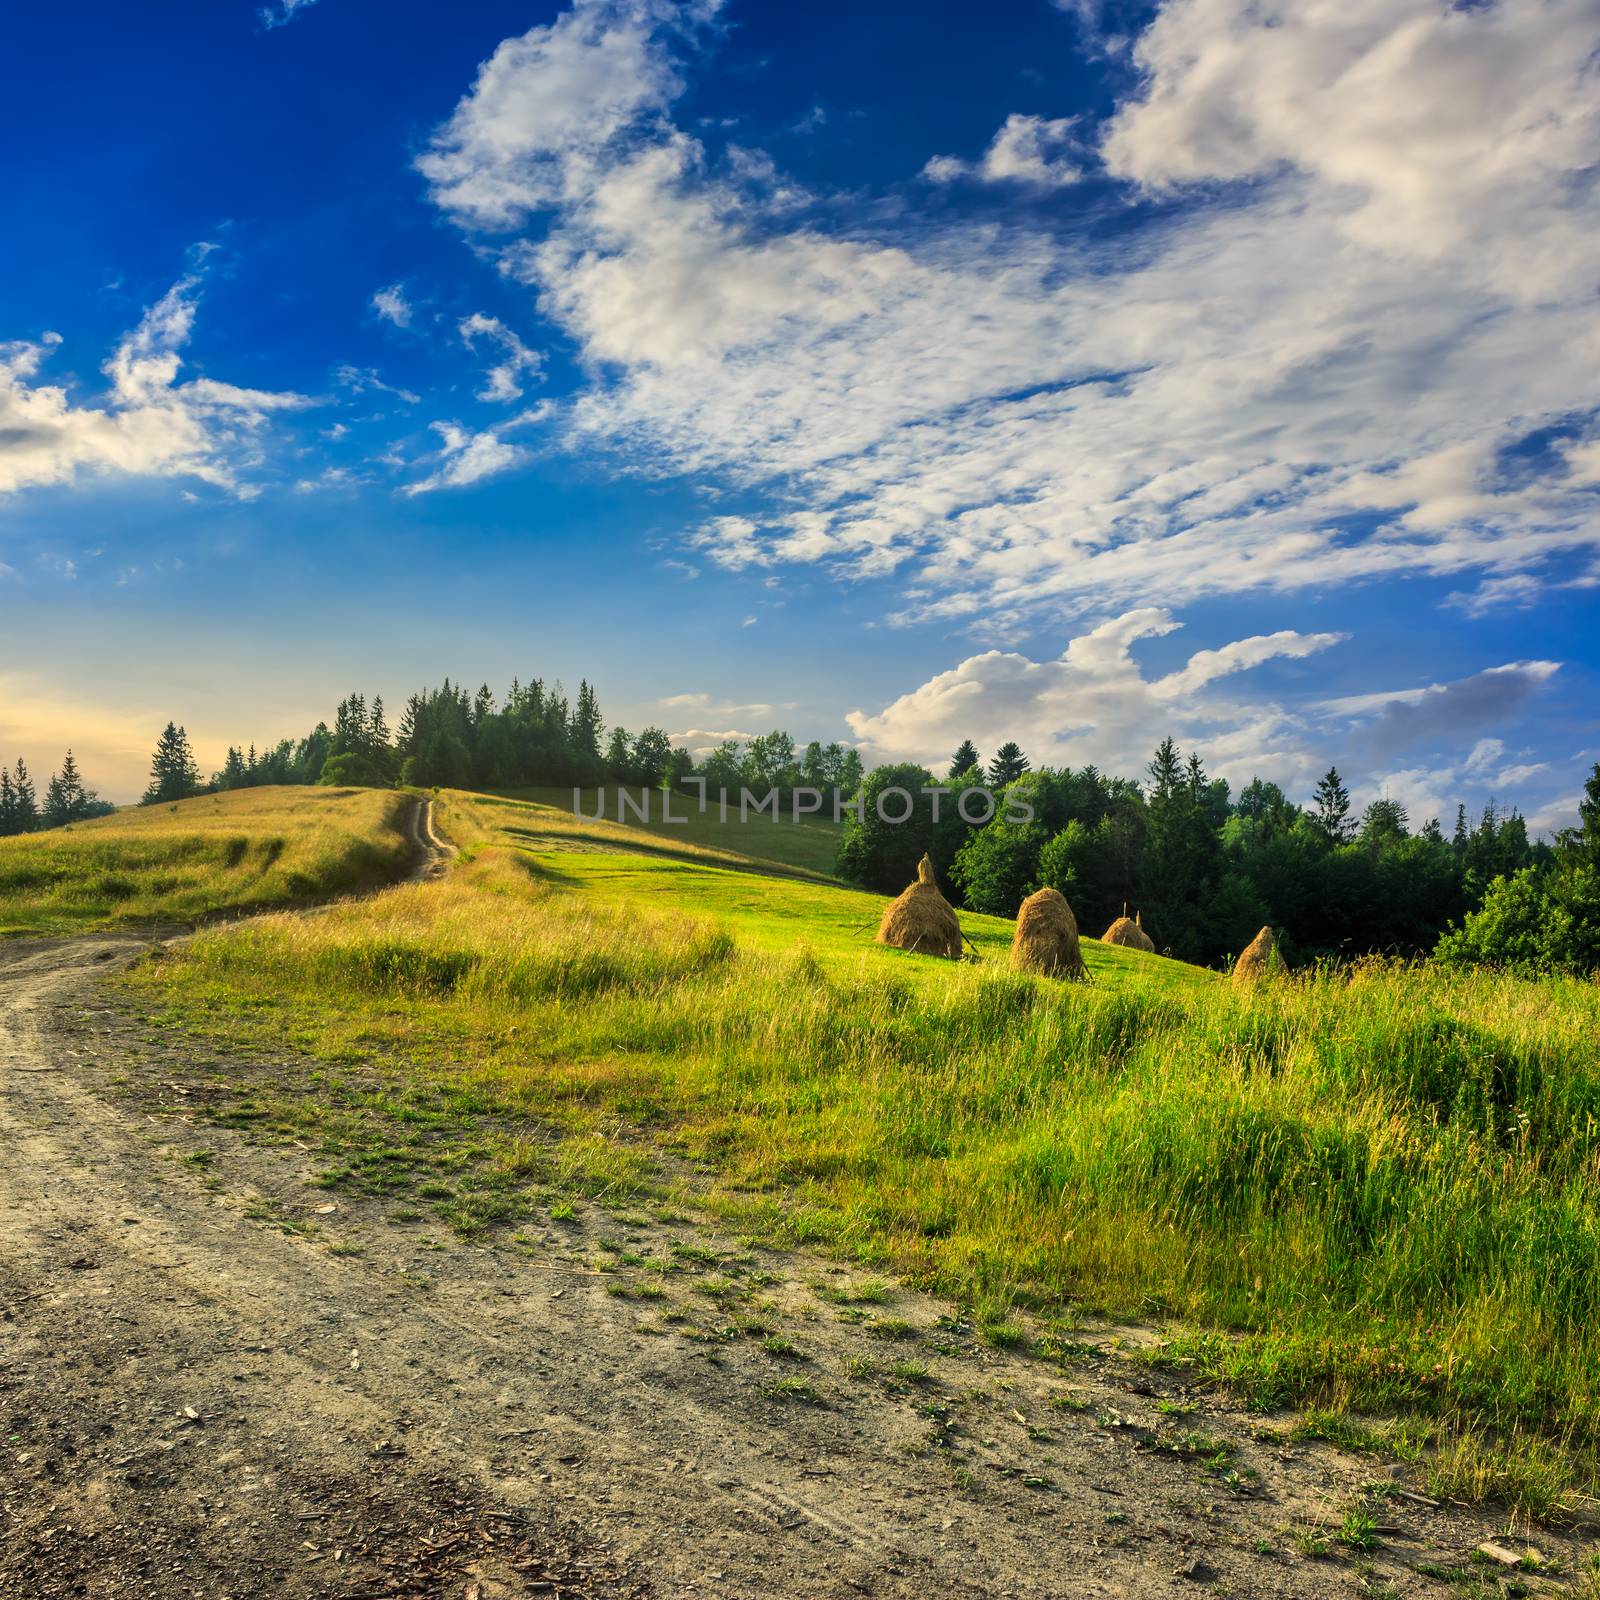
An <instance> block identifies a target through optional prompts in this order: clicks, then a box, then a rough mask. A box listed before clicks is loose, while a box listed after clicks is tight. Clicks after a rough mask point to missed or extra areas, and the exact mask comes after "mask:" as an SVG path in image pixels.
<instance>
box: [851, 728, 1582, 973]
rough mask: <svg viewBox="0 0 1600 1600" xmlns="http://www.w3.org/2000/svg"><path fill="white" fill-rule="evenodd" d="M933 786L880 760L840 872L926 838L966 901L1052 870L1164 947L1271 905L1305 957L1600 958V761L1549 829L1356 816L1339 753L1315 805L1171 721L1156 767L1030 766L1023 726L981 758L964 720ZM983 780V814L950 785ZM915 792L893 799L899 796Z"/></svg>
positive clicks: (1245, 928)
mask: <svg viewBox="0 0 1600 1600" xmlns="http://www.w3.org/2000/svg"><path fill="white" fill-rule="evenodd" d="M936 786H938V785H937V780H935V778H934V776H933V774H932V773H931V772H929V771H928V769H927V768H925V767H921V766H918V765H914V764H912V765H891V766H884V767H878V768H875V769H874V770H873V771H872V772H871V773H870V774H868V775H867V778H866V781H865V784H864V786H863V790H862V800H863V805H862V807H861V815H860V816H859V817H851V818H850V819H849V820H848V821H847V823H846V826H845V830H844V834H843V837H842V839H841V841H840V846H839V857H838V870H839V872H840V873H841V875H842V876H845V877H848V878H850V879H852V880H854V881H856V882H858V883H861V884H863V885H865V886H867V887H870V888H873V889H878V890H881V891H883V892H885V893H893V892H897V891H898V890H900V889H903V888H904V887H905V885H906V884H907V883H909V882H910V881H911V879H912V878H913V877H915V876H916V863H917V859H918V858H919V857H920V855H921V853H922V851H923V850H924V849H925V848H926V849H927V850H928V851H929V852H930V854H931V855H932V857H933V860H934V864H935V867H936V868H937V870H938V872H939V876H940V879H941V881H943V882H944V883H945V884H947V885H948V886H949V889H950V892H951V895H952V898H953V899H954V900H955V901H956V903H957V904H959V905H964V906H967V907H969V908H970V909H972V910H974V911H981V912H987V913H990V914H992V915H995V916H1007V917H1009V916H1014V915H1015V914H1016V911H1017V908H1018V906H1019V905H1020V904H1021V902H1022V900H1023V899H1024V898H1025V897H1026V896H1027V895H1029V894H1031V893H1033V892H1034V891H1035V890H1037V889H1040V888H1044V887H1047V886H1048V887H1050V888H1054V889H1059V890H1060V891H1061V892H1062V893H1063V894H1064V895H1066V897H1067V899H1068V900H1069V901H1070V902H1071V904H1072V906H1073V908H1074V910H1075V912H1076V914H1077V917H1078V920H1079V923H1080V925H1081V926H1082V927H1083V928H1084V930H1085V931H1086V932H1089V933H1098V932H1100V931H1101V930H1102V929H1103V928H1105V927H1106V926H1107V925H1109V923H1110V922H1111V921H1112V920H1113V919H1114V918H1115V917H1117V916H1120V915H1122V914H1123V913H1124V911H1128V912H1132V911H1134V910H1138V911H1139V912H1140V913H1141V915H1142V919H1143V923H1144V926H1145V929H1146V931H1147V932H1149V933H1150V934H1151V936H1152V937H1153V938H1154V939H1155V941H1156V945H1157V948H1158V949H1160V950H1163V951H1164V952H1166V953H1169V954H1171V955H1173V956H1176V957H1178V958H1179V959H1181V960H1184V961H1190V962H1195V963H1198V964H1200V965H1208V966H1209V965H1218V964H1220V963H1223V962H1225V961H1227V960H1228V959H1229V958H1230V957H1232V956H1234V955H1236V954H1237V953H1238V952H1239V951H1240V950H1242V949H1243V948H1244V946H1245V945H1246V944H1247V943H1248V942H1249V940H1250V939H1251V938H1252V937H1253V935H1254V934H1255V932H1256V930H1257V929H1258V928H1260V927H1261V926H1262V925H1263V924H1268V925H1270V926H1271V927H1272V928H1273V930H1274V931H1275V933H1276V934H1277V935H1278V938H1279V942H1280V946H1281V948H1282V949H1283V951H1284V953H1285V956H1286V957H1287V958H1288V959H1289V960H1290V961H1291V962H1293V963H1304V962H1308V961H1313V960H1317V959H1322V958H1342V957H1350V956H1358V955H1364V954H1379V953H1381V954H1398V955H1404V956H1418V955H1424V954H1428V953H1430V952H1433V951H1435V950H1438V951H1439V953H1440V954H1441V956H1446V957H1448V958H1449V959H1452V960H1459V961H1471V962H1491V963H1493V964H1498V965H1509V964H1513V952H1517V954H1516V956H1515V960H1516V962H1519V963H1520V965H1521V968H1522V970H1526V971H1550V970H1572V971H1589V970H1592V969H1594V968H1595V967H1597V966H1600V766H1597V767H1596V769H1595V775H1594V776H1593V777H1592V778H1591V779H1590V782H1589V791H1588V799H1587V800H1586V802H1585V807H1586V809H1585V811H1584V822H1583V826H1582V827H1581V828H1580V829H1578V830H1575V831H1574V832H1572V833H1570V834H1563V835H1562V836H1561V837H1560V838H1559V839H1558V841H1557V843H1556V844H1555V845H1554V846H1550V845H1545V844H1541V843H1536V842H1533V841H1530V839H1529V837H1528V830H1527V824H1526V823H1525V821H1524V820H1523V818H1522V816H1521V815H1520V813H1519V812H1517V811H1516V810H1515V809H1510V810H1505V809H1502V808H1501V807H1499V806H1497V805H1495V804H1493V803H1492V802H1491V803H1490V804H1489V805H1487V806H1486V807H1485V808H1484V810H1483V811H1482V813H1481V814H1480V815H1478V816H1477V817H1475V818H1471V819H1469V818H1468V816H1467V812H1466V809H1465V807H1458V808H1457V811H1456V818H1455V825H1454V828H1453V830H1452V831H1451V833H1450V835H1449V837H1446V836H1445V833H1444V831H1443V829H1442V828H1441V826H1440V824H1439V821H1438V819H1436V818H1434V819H1429V820H1427V821H1425V822H1424V823H1423V824H1422V825H1421V826H1420V827H1418V828H1416V829H1413V827H1412V822H1411V819H1410V817H1409V816H1408V815H1407V813H1406V809H1405V807H1404V806H1403V805H1401V804H1400V803H1399V802H1398V801H1396V800H1393V799H1389V798H1383V799H1378V800H1375V801H1373V802H1372V803H1371V804H1370V805H1369V806H1367V807H1366V808H1365V810H1364V811H1363V812H1361V814H1360V815H1359V816H1358V815H1357V814H1356V813H1355V811H1354V808H1353V807H1352V804H1351V799H1350V795H1349V791H1348V790H1347V789H1346V787H1345V785H1344V783H1343V782H1342V780H1341V779H1340V777H1339V774H1338V771H1337V770H1336V769H1332V768H1330V769H1329V771H1328V772H1327V774H1326V775H1325V776H1324V777H1323V778H1322V780H1321V781H1320V782H1319V783H1318V784H1317V787H1316V790H1315V793H1314V794H1313V796H1312V798H1311V802H1310V804H1309V805H1306V806H1300V805H1297V804H1295V803H1294V802H1293V801H1291V800H1290V799H1289V798H1288V796H1287V795H1285V794H1284V792H1283V790H1282V789H1281V788H1280V787H1279V786H1278V785H1277V784H1275V783H1270V782H1267V781H1265V780H1263V779H1259V778H1257V779H1254V780H1252V781H1251V782H1250V783H1248V784H1246V785H1245V786H1244V788H1243V789H1241V790H1240V792H1239V794H1238V795H1237V796H1234V795H1233V794H1232V792H1231V790H1230V786H1229V785H1228V784H1227V783H1226V782H1225V781H1224V780H1222V779H1217V778H1212V777H1210V776H1209V775H1208V774H1207V773H1206V771H1205V768H1204V766H1203V765H1202V763H1201V761H1200V758H1199V757H1198V756H1197V755H1194V754H1191V755H1189V756H1188V757H1187V758H1186V757H1185V756H1184V755H1183V753H1182V752H1181V751H1180V750H1179V749H1178V747H1177V746H1176V744H1175V743H1174V742H1173V741H1172V740H1171V739H1170V738H1169V739H1165V740H1163V741H1162V743H1161V744H1160V746H1159V747H1158V748H1157V750H1156V752H1155V754H1154V756H1153V758H1152V759H1151V762H1150V764H1149V767H1148V768H1147V771H1146V774H1145V781H1144V782H1143V783H1137V782H1133V781H1132V780H1129V779H1126V778H1118V777H1110V776H1107V775H1106V774H1103V773H1101V772H1100V771H1098V770H1097V769H1096V768H1095V767H1093V766H1089V767H1084V768H1081V769H1078V770H1074V769H1072V768H1060V769H1052V768H1041V769H1039V770H1032V769H1031V768H1030V766H1029V763H1028V761H1027V758H1026V756H1024V755H1023V754H1022V752H1021V751H1020V750H1018V749H1017V747H1016V746H1015V745H1014V744H1008V745H1004V746H1002V747H1001V748H1000V750H998V751H997V752H996V753H995V756H994V757H993V759H991V761H990V762H989V763H988V764H987V766H985V765H984V764H983V763H982V762H981V761H980V759H979V755H978V751H977V749H976V747H975V746H974V745H973V744H972V742H971V741H970V740H969V741H965V742H964V743H963V744H962V746H961V748H960V749H959V750H958V751H957V752H956V753H955V756H954V758H953V759H952V762H951V766H950V770H949V772H948V774H947V775H946V777H945V778H944V780H943V781H942V787H943V788H944V789H945V790H946V791H947V792H946V793H945V794H943V795H940V796H934V795H931V794H928V793H926V792H924V791H926V790H929V789H932V788H934V787H936ZM980 787H982V788H987V789H990V790H991V791H992V790H996V789H997V790H999V794H998V795H997V800H998V801H999V802H1000V803H999V804H997V805H996V806H995V808H994V813H993V817H992V820H988V821H986V822H982V823H981V824H979V825H973V824H972V823H969V822H968V821H967V820H966V816H980V817H981V816H983V815H984V814H985V811H986V809H987V808H986V807H980V806H977V805H972V806H967V807H965V808H964V809H965V816H964V815H963V808H962V807H960V806H958V804H956V803H955V802H956V801H957V800H958V798H959V796H960V795H961V793H962V792H963V791H964V790H967V789H976V788H980ZM891 788H893V789H898V790H901V791H904V792H905V793H907V794H909V795H911V796H913V797H914V810H913V814H912V816H911V818H910V819H909V820H908V821H907V822H904V823H896V822H894V821H889V822H886V821H884V820H883V819H882V818H881V817H880V816H879V815H878V807H877V802H878V797H879V796H880V795H882V794H883V793H884V792H885V791H886V790H889V789H891ZM1013 798H1015V799H1019V800H1021V801H1023V802H1025V803H1026V805H1027V806H1028V807H1029V808H1030V809H1031V810H1032V813H1033V816H1032V820H1030V821H1026V822H1021V821H1013V820H1009V819H1008V816H1007V811H1008V810H1010V809H1020V808H1009V807H1007V806H1006V805H1005V803H1004V802H1005V801H1006V800H1009V799H1013ZM902 810H903V803H901V802H898V801H897V803H896V805H894V806H891V807H889V808H888V815H889V816H890V817H891V818H898V817H899V816H900V814H901V811H902ZM1585 852H1588V854H1585ZM1585 863H1587V865H1586V864H1585ZM1513 932H1515V939H1514V938H1513ZM1518 941H1520V942H1518Z"/></svg>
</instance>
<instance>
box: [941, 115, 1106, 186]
mask: <svg viewBox="0 0 1600 1600" xmlns="http://www.w3.org/2000/svg"><path fill="white" fill-rule="evenodd" d="M1084 153H1085V151H1084V144H1083V140H1082V138H1081V136H1080V135H1079V133H1078V132H1077V119H1076V118H1073V117H1056V118H1050V117H1028V116H1023V115H1022V114H1021V113H1020V112H1013V113H1012V114H1011V115H1010V116H1009V117H1007V118H1006V120H1005V124H1004V126H1002V127H1001V129H1000V131H999V132H998V133H997V134H996V135H995V136H994V139H993V140H992V141H991V143H990V145H989V148H988V149H987V150H985V151H984V153H983V155H982V157H981V158H980V159H979V160H977V161H975V162H974V161H962V160H959V159H958V158H957V157H955V156H934V157H933V158H932V159H931V160H930V161H929V162H928V164H927V165H926V166H925V167H924V168H923V169H922V175H923V177H925V178H931V179H932V180H933V181H934V182H935V183H953V182H956V181H957V180H959V179H962V178H970V179H974V180H976V181H977V182H980V183H1020V184H1027V185H1031V186H1032V187H1034V188H1040V189H1059V188H1063V187H1065V186H1066V185H1068V184H1073V183H1079V182H1081V181H1082V179H1083V175H1084V169H1083V166H1082V160H1083V156H1084Z"/></svg>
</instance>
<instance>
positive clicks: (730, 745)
mask: <svg viewBox="0 0 1600 1600" xmlns="http://www.w3.org/2000/svg"><path fill="white" fill-rule="evenodd" d="M700 776H701V778H702V779H704V781H705V786H706V799H707V801H708V803H709V802H713V801H715V800H716V799H717V797H718V796H719V795H724V794H726V795H731V796H733V797H734V798H735V799H737V798H738V794H739V741H738V740H737V739H724V740H723V741H722V743H721V744H719V745H718V746H717V748H716V749H715V750H713V751H712V752H711V754H710V755H709V756H707V757H706V760H705V764H704V765H703V766H702V767H701V768H700Z"/></svg>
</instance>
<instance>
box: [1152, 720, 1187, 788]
mask: <svg viewBox="0 0 1600 1600" xmlns="http://www.w3.org/2000/svg"><path fill="white" fill-rule="evenodd" d="M1146 770H1147V771H1148V772H1149V774H1150V798H1151V799H1152V800H1170V799H1171V798H1172V797H1173V795H1175V794H1176V793H1177V792H1178V788H1179V786H1180V785H1181V784H1182V782H1183V757H1182V755H1181V754H1180V753H1179V751H1178V747H1177V745H1175V744H1174V743H1173V742H1172V735H1171V734H1168V735H1167V737H1166V738H1165V739H1163V740H1162V741H1161V743H1160V744H1158V745H1157V746H1156V753H1155V755H1154V756H1153V757H1152V758H1151V761H1150V765H1149V767H1148V768H1147V769H1146Z"/></svg>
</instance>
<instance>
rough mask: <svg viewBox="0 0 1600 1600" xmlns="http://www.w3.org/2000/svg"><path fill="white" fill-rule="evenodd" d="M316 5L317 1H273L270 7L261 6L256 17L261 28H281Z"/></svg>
mask: <svg viewBox="0 0 1600 1600" xmlns="http://www.w3.org/2000/svg"><path fill="white" fill-rule="evenodd" d="M316 3H317V0H274V3H273V4H272V5H270V6H262V7H261V9H260V10H259V11H258V12H257V13H256V15H257V16H259V17H260V18H261V26H262V27H263V28H281V27H283V26H284V25H285V24H286V23H290V22H293V21H294V19H295V18H296V17H297V16H298V15H299V14H300V13H301V12H302V11H305V10H307V9H308V8H309V7H311V6H314V5H315V4H316Z"/></svg>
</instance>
